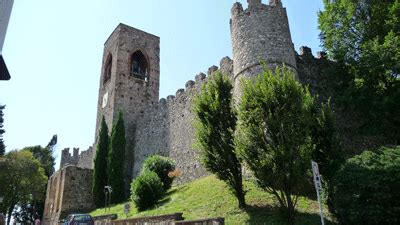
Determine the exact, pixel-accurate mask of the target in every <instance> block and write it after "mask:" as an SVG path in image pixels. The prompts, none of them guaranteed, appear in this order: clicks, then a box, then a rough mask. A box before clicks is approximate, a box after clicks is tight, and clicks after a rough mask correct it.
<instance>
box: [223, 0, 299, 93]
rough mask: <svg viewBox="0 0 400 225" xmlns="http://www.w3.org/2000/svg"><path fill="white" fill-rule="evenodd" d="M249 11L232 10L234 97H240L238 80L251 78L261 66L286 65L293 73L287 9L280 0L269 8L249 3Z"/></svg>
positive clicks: (236, 7) (237, 5)
mask: <svg viewBox="0 0 400 225" xmlns="http://www.w3.org/2000/svg"><path fill="white" fill-rule="evenodd" d="M248 3H249V4H248V8H247V9H243V7H242V5H241V4H240V3H238V2H237V3H235V4H234V5H233V7H232V10H231V13H232V17H231V20H230V28H231V38H232V47H233V61H234V63H233V65H234V66H233V69H234V77H235V86H236V87H235V96H238V95H240V94H239V92H240V91H239V90H238V89H237V88H238V86H239V85H238V84H239V82H240V79H238V78H240V77H254V76H256V75H257V74H259V73H260V72H261V71H262V69H263V67H264V65H263V63H265V64H266V66H267V67H268V68H270V69H274V68H275V67H277V66H282V64H285V65H286V66H287V67H288V68H291V69H292V70H293V71H294V72H295V73H296V68H297V67H296V58H295V51H294V45H293V43H292V38H291V34H290V29H289V22H288V18H287V13H286V8H284V7H283V6H282V3H281V1H280V0H271V1H270V2H269V5H266V4H263V3H262V2H261V0H248Z"/></svg>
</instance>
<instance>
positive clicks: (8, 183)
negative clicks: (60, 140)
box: [0, 150, 47, 224]
mask: <svg viewBox="0 0 400 225" xmlns="http://www.w3.org/2000/svg"><path fill="white" fill-rule="evenodd" d="M46 183H47V178H46V176H45V172H44V169H43V168H42V166H41V165H40V162H39V161H38V160H37V159H35V158H34V157H33V155H32V153H31V152H29V151H26V150H24V151H11V152H9V153H7V154H6V155H5V156H4V158H2V159H1V160H0V190H1V194H2V196H3V197H4V199H3V202H2V203H0V211H1V212H4V213H6V214H7V215H8V220H7V224H10V218H11V215H12V212H13V211H14V209H15V207H16V205H18V204H24V203H26V202H31V201H34V200H40V199H43V197H44V195H45V193H46V192H45V187H46Z"/></svg>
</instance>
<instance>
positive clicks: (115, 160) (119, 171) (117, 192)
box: [107, 111, 126, 203]
mask: <svg viewBox="0 0 400 225" xmlns="http://www.w3.org/2000/svg"><path fill="white" fill-rule="evenodd" d="M125 146H126V140H125V126H124V119H123V115H122V112H121V111H120V112H119V114H118V120H117V122H116V123H115V124H114V126H113V128H112V132H111V140H110V145H109V149H108V160H109V161H108V167H107V176H108V181H109V184H110V185H111V187H112V189H113V192H112V197H111V202H112V203H119V202H121V201H123V200H125V190H124V187H125V186H124V157H125Z"/></svg>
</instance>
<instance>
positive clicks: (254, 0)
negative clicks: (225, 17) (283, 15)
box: [231, 0, 283, 17]
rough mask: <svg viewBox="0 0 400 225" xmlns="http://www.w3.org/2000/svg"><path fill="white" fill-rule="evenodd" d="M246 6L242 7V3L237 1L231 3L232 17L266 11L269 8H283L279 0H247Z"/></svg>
mask: <svg viewBox="0 0 400 225" xmlns="http://www.w3.org/2000/svg"><path fill="white" fill-rule="evenodd" d="M247 2H248V7H247V9H244V8H243V5H242V4H241V3H239V2H236V3H234V4H233V6H232V9H231V14H232V17H236V16H241V15H247V16H251V15H252V14H254V13H256V14H259V13H260V12H261V13H266V12H268V11H269V10H270V9H279V8H283V5H282V1H281V0H269V4H268V5H266V4H263V3H262V1H261V0H247Z"/></svg>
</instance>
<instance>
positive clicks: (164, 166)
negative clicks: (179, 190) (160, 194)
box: [142, 155, 175, 191]
mask: <svg viewBox="0 0 400 225" xmlns="http://www.w3.org/2000/svg"><path fill="white" fill-rule="evenodd" d="M142 170H143V171H144V170H149V171H153V172H155V173H156V174H157V176H158V177H159V178H160V180H161V182H162V183H163V187H164V190H165V191H166V190H168V189H170V188H171V185H172V182H173V181H174V177H173V176H170V175H169V174H170V172H172V171H174V170H175V162H174V161H173V160H172V159H171V158H168V157H163V156H159V155H153V156H150V157H148V158H147V159H146V160H145V161H144V163H143V169H142Z"/></svg>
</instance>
